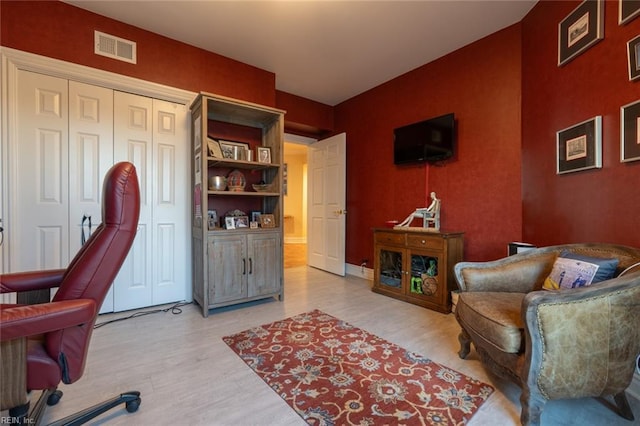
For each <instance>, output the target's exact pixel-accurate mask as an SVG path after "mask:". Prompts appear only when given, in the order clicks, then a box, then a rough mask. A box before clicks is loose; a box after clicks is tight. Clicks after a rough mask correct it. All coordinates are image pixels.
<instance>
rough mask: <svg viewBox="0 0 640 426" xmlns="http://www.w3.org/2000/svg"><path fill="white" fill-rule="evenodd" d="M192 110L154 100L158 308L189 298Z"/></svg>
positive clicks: (155, 292) (153, 198)
mask: <svg viewBox="0 0 640 426" xmlns="http://www.w3.org/2000/svg"><path fill="white" fill-rule="evenodd" d="M187 126H188V123H187V107H186V106H185V105H181V104H175V103H172V102H165V101H160V100H158V99H154V100H153V167H152V173H151V175H152V176H151V185H150V188H151V202H152V205H153V233H152V234H153V245H152V246H153V249H154V250H153V265H154V267H153V271H152V274H153V275H152V280H153V304H154V305H159V304H163V303H169V302H175V301H178V300H184V299H186V298H187V297H186V294H185V293H186V287H187V285H186V283H188V282H190V279H189V278H190V270H189V266H188V265H190V264H191V262H190V261H189V259H188V258H187V253H188V252H190V250H188V248H187V247H188V236H189V235H190V232H189V230H188V229H187V223H188V209H189V191H187V190H186V188H188V187H189V184H188V182H187V179H188V177H189V173H187V171H186V170H185V168H186V167H187V166H186V165H187V164H189V161H188V160H187V152H188V150H187V149H188V148H187V145H188V143H187V141H188V137H187V132H188V127H187Z"/></svg>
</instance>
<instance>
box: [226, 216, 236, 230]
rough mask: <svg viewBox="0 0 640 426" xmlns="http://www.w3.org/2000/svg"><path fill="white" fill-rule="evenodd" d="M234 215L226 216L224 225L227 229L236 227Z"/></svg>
mask: <svg viewBox="0 0 640 426" xmlns="http://www.w3.org/2000/svg"><path fill="white" fill-rule="evenodd" d="M234 219H235V218H234V217H233V216H225V218H224V227H225V229H236V222H235V220H234Z"/></svg>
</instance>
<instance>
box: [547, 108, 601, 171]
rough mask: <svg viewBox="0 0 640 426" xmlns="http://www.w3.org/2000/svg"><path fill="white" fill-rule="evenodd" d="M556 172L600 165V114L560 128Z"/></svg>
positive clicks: (599, 166)
mask: <svg viewBox="0 0 640 426" xmlns="http://www.w3.org/2000/svg"><path fill="white" fill-rule="evenodd" d="M556 141H557V169H556V172H557V174H563V173H571V172H577V171H578V170H587V169H595V168H601V167H602V116H597V117H594V118H592V119H589V120H587V121H583V122H582V123H578V124H576V125H573V126H571V127H568V128H566V129H563V130H560V131H559V132H558V133H557V136H556Z"/></svg>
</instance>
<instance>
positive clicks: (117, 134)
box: [113, 91, 153, 311]
mask: <svg viewBox="0 0 640 426" xmlns="http://www.w3.org/2000/svg"><path fill="white" fill-rule="evenodd" d="M152 118H153V102H152V99H151V98H147V97H144V96H138V95H133V94H130V93H123V92H118V91H116V92H114V117H113V120H114V161H115V162H119V161H130V162H132V163H133V164H134V165H135V166H136V172H137V174H138V179H139V183H140V219H139V220H138V232H137V234H136V238H135V240H134V242H133V246H132V248H131V251H130V252H129V255H128V256H127V259H126V260H125V262H124V264H123V265H122V268H121V270H120V273H119V274H118V276H117V277H116V279H115V281H114V282H113V288H114V300H113V303H114V309H115V310H116V311H124V310H129V309H136V308H140V307H144V306H150V305H151V301H152V296H153V288H152V280H151V278H152V268H151V260H152V252H151V250H152V247H153V245H152V240H151V230H152V228H153V226H152V205H151V197H150V185H149V183H150V182H152V170H151V165H152V158H151V155H152V152H153V131H152V126H151V123H152Z"/></svg>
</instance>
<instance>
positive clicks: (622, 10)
mask: <svg viewBox="0 0 640 426" xmlns="http://www.w3.org/2000/svg"><path fill="white" fill-rule="evenodd" d="M638 16H640V1H638V0H618V23H619V24H620V25H625V24H628V23H629V22H631V21H632V20H633V19H634V18H637V17H638Z"/></svg>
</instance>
